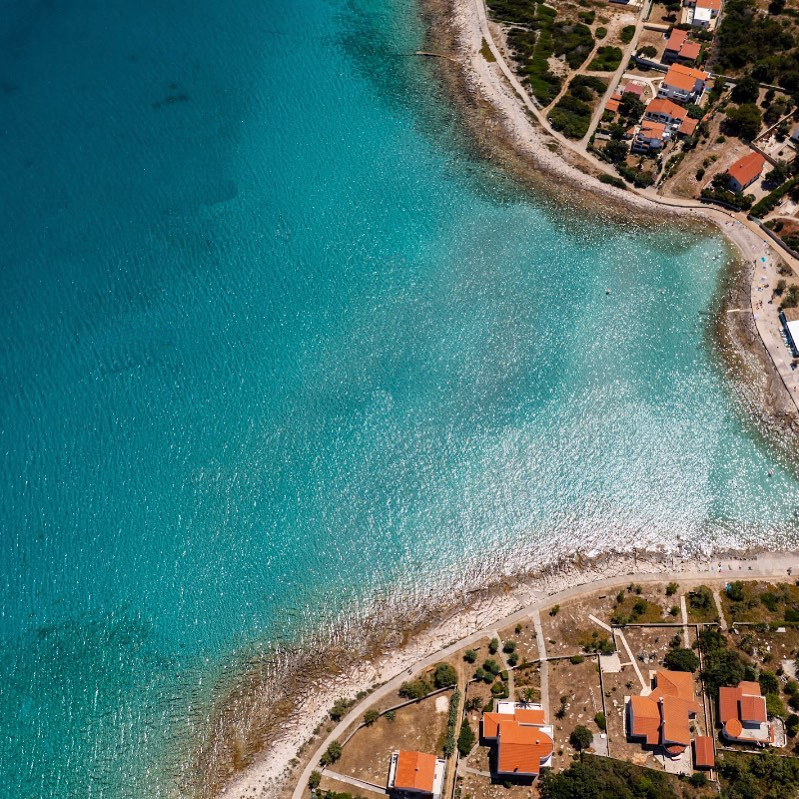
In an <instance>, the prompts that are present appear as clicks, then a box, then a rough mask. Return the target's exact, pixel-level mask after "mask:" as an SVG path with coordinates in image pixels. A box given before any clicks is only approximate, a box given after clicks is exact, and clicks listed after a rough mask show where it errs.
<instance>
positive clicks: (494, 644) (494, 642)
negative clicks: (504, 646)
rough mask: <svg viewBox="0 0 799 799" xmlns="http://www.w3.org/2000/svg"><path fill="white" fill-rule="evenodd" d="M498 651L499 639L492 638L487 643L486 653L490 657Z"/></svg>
mask: <svg viewBox="0 0 799 799" xmlns="http://www.w3.org/2000/svg"><path fill="white" fill-rule="evenodd" d="M498 650H499V638H492V639H491V641H489V643H488V651H489V652H490V653H491V654H492V655H496V654H497V651H498Z"/></svg>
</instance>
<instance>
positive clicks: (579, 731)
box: [569, 724, 594, 752]
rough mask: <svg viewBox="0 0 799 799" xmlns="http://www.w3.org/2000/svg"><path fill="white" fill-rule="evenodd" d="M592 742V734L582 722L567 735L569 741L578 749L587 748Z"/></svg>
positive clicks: (580, 750) (579, 750)
mask: <svg viewBox="0 0 799 799" xmlns="http://www.w3.org/2000/svg"><path fill="white" fill-rule="evenodd" d="M593 742H594V734H593V733H592V732H591V730H589V729H588V727H586V726H585V725H583V724H578V725H577V726H576V727H575V728H574V729H573V730H572V731H571V735H569V743H570V744H571V745H572V746H573V747H574V748H575V749H576V750H577V751H578V752H582V751H583V750H584V749H588V747H589V746H591V744H592V743H593Z"/></svg>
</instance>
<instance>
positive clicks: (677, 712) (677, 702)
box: [661, 696, 699, 746]
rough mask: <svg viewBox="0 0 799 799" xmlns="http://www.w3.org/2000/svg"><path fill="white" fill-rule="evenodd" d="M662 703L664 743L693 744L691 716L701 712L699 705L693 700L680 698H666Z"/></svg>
mask: <svg viewBox="0 0 799 799" xmlns="http://www.w3.org/2000/svg"><path fill="white" fill-rule="evenodd" d="M661 702H662V708H663V742H664V743H668V744H680V745H681V746H689V745H690V743H691V721H690V715H691V714H692V713H696V712H697V711H698V710H699V705H697V703H696V702H694V701H693V700H692V699H682V698H681V697H679V696H664V697H663V699H662V700H661Z"/></svg>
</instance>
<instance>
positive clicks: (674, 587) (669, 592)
mask: <svg viewBox="0 0 799 799" xmlns="http://www.w3.org/2000/svg"><path fill="white" fill-rule="evenodd" d="M679 590H680V586H679V585H678V584H677V583H669V584H668V585H667V586H666V596H674V595H675V594H676V593H677V591H679Z"/></svg>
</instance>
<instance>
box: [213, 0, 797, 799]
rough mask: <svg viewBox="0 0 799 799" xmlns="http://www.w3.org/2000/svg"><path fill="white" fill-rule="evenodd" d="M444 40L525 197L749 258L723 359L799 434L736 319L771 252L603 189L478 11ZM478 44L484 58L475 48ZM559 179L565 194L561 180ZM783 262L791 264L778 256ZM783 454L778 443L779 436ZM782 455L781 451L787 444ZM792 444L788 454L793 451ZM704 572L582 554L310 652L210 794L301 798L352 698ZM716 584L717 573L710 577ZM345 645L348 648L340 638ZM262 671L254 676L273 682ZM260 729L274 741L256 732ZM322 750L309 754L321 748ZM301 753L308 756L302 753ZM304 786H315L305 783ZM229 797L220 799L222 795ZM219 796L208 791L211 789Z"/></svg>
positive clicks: (659, 556) (746, 319)
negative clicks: (506, 627)
mask: <svg viewBox="0 0 799 799" xmlns="http://www.w3.org/2000/svg"><path fill="white" fill-rule="evenodd" d="M424 13H425V16H426V18H427V21H428V26H427V27H428V31H429V32H430V36H431V48H430V49H431V50H437V51H440V52H444V53H451V52H454V53H457V54H458V58H459V63H458V64H457V65H456V64H453V62H452V61H450V60H447V59H435V60H436V61H437V62H440V63H439V64H437V67H439V69H438V72H439V75H440V77H441V80H442V82H443V83H444V84H445V85H446V87H447V89H448V92H449V95H450V98H451V99H452V100H453V102H454V104H455V105H456V106H457V107H458V109H459V113H460V115H461V117H462V121H463V122H464V124H465V125H466V127H467V128H468V129H469V136H470V139H471V141H472V142H473V143H474V145H475V147H476V149H477V151H478V153H479V154H480V156H481V157H484V158H486V159H487V160H489V161H491V162H492V163H494V164H496V165H498V166H499V167H500V168H501V169H503V170H504V171H506V172H507V173H508V174H509V175H511V176H512V177H513V178H514V179H516V180H518V181H519V182H520V183H521V184H522V185H524V186H529V187H531V188H533V189H534V190H535V191H536V192H545V193H547V194H548V195H549V196H551V197H552V198H553V199H554V200H555V201H556V202H561V203H568V204H569V206H570V207H574V206H575V204H576V205H577V206H578V209H575V210H576V212H578V213H579V212H581V211H582V210H585V211H586V212H588V210H589V209H590V212H591V213H592V214H597V215H599V217H600V218H602V219H607V220H608V221H619V220H626V221H630V220H631V218H634V219H635V220H636V221H640V222H641V223H648V224H653V218H652V213H653V212H655V211H656V212H657V214H658V217H659V219H661V220H663V219H664V218H666V219H667V220H668V221H672V220H673V221H674V222H676V223H679V224H687V225H699V226H704V225H707V224H712V225H714V226H715V227H716V228H717V229H718V230H719V231H720V232H721V233H722V234H723V235H724V237H725V239H726V240H727V241H728V242H729V243H730V245H731V247H732V248H733V249H734V250H735V251H737V253H738V254H739V257H740V263H739V264H738V265H737V267H736V270H737V271H735V276H734V277H733V279H732V280H731V282H730V286H729V287H728V289H727V291H725V293H724V297H723V300H722V304H721V308H720V310H719V313H718V317H717V319H716V324H715V326H714V333H715V335H716V336H717V338H718V339H719V340H720V341H723V342H724V343H725V345H726V346H725V347H724V350H725V351H724V352H722V357H723V358H724V360H725V362H726V363H728V364H729V365H730V368H731V369H734V370H735V371H736V372H737V382H738V384H739V388H743V389H745V391H743V392H742V393H741V403H742V405H743V406H745V410H746V411H748V412H749V413H750V414H752V415H753V416H754V418H755V420H756V424H757V425H758V427H759V428H760V429H761V430H762V431H763V432H764V433H768V432H769V431H771V432H773V431H775V430H776V431H777V432H779V433H781V434H783V435H784V434H788V433H790V434H791V440H792V441H793V440H795V438H796V435H797V431H799V410H798V409H797V404H796V400H795V398H793V397H792V396H791V395H790V392H789V391H788V388H787V386H786V385H785V383H784V382H783V380H782V379H781V377H780V375H779V373H778V371H777V369H776V368H775V366H774V363H773V360H772V358H771V356H770V354H769V352H768V349H767V347H766V345H765V343H764V341H763V339H762V337H761V334H760V332H759V330H758V327H757V325H756V324H755V321H754V318H753V315H751V314H749V315H747V314H730V313H727V311H729V310H731V309H734V308H738V307H739V306H740V305H741V303H743V302H744V301H745V300H748V302H749V303H750V305H751V291H750V287H751V285H752V271H753V267H752V262H753V261H755V260H756V259H757V258H758V256H759V255H760V254H761V252H762V247H763V240H762V238H760V237H759V236H758V235H757V234H756V233H755V232H754V231H753V230H752V229H751V228H750V227H749V226H747V225H744V224H742V223H740V222H738V221H737V220H736V222H735V223H734V224H732V225H730V220H731V219H733V217H731V216H730V215H729V214H727V213H726V212H723V211H721V210H719V209H715V208H710V207H707V206H698V205H696V206H688V205H685V206H680V205H679V204H675V203H667V202H660V201H658V200H657V199H656V198H654V197H652V196H643V195H642V194H640V193H637V192H633V191H631V190H628V191H623V190H619V189H616V188H614V187H612V186H609V185H607V184H604V183H601V182H600V181H599V179H598V176H599V174H601V172H600V171H599V170H597V169H596V168H595V166H594V165H593V164H591V163H590V162H589V161H587V160H583V161H582V162H579V161H578V159H577V157H576V155H575V154H573V153H571V152H569V151H566V150H564V149H563V148H562V147H561V146H560V145H559V143H558V142H557V140H556V139H555V138H554V137H552V136H551V135H550V134H548V133H547V132H546V131H545V130H543V129H542V128H540V127H538V126H537V125H536V123H535V121H534V120H533V119H531V117H530V115H529V113H525V111H524V109H523V107H522V105H521V104H520V102H519V100H518V98H517V97H515V96H514V94H513V91H512V89H511V87H510V86H508V85H505V84H503V83H502V81H501V80H497V79H496V76H495V75H494V74H493V73H492V72H491V70H490V69H489V65H488V62H486V61H485V59H484V58H483V56H482V55H481V54H480V40H481V38H482V32H481V28H480V20H479V19H478V16H477V11H476V6H475V2H474V0H428V2H427V3H426V6H425V9H424ZM475 41H476V46H475ZM553 178H555V182H553ZM777 258H779V256H777ZM771 440H772V441H773V442H777V441H778V439H777V437H772V438H771ZM777 446H778V447H779V446H780V445H779V444H778V443H777ZM788 446H789V445H788V444H787V443H785V444H784V447H782V449H783V450H784V451H787V448H788ZM753 554H754V552H753V551H750V550H741V551H738V552H734V553H713V560H714V561H715V560H717V559H718V558H725V559H727V558H729V557H734V558H736V559H739V558H747V557H751V556H753ZM701 563H702V562H701V561H700V560H696V559H689V558H685V559H682V558H676V560H675V556H671V555H669V554H667V553H657V552H651V553H647V554H646V555H645V556H641V555H638V556H636V555H635V553H632V554H631V553H629V552H604V553H602V554H600V555H597V556H596V557H595V558H592V559H591V558H585V557H581V556H580V555H576V556H574V557H565V558H563V559H561V560H559V561H557V562H556V563H554V564H552V565H550V566H547V567H544V568H542V569H540V570H538V571H534V572H529V573H527V574H523V575H519V576H517V577H513V578H507V577H506V578H502V579H499V580H498V581H497V582H496V583H495V584H493V585H490V586H486V587H483V588H481V589H479V590H476V591H474V592H472V593H470V594H469V595H464V596H457V597H450V598H449V601H444V600H442V601H441V602H440V603H438V604H435V605H433V606H432V607H430V608H429V609H428V613H427V614H426V616H425V618H419V617H416V616H414V615H412V614H409V615H408V616H407V617H405V618H402V619H396V618H394V619H392V620H391V628H390V631H387V630H386V629H385V628H382V629H381V623H380V622H381V621H382V622H387V621H389V620H388V619H382V620H379V619H378V618H375V619H374V620H372V624H370V625H369V629H368V630H367V631H366V632H365V633H364V637H363V641H362V642H358V644H357V645H354V646H353V647H351V649H350V651H347V650H346V648H345V647H344V646H343V645H342V644H341V643H340V642H339V643H336V642H334V643H332V644H331V645H330V646H329V647H325V648H324V649H322V648H320V650H319V651H318V652H317V653H316V660H317V661H325V667H324V668H319V667H318V666H317V668H316V669H309V672H308V675H307V676H306V677H305V678H304V677H303V676H301V672H302V671H303V668H304V667H305V666H310V664H311V663H312V661H313V658H311V656H310V655H309V654H308V653H304V654H300V653H294V656H295V657H297V658H298V659H297V660H296V661H295V662H294V663H293V664H292V668H291V669H290V668H289V666H288V664H287V663H281V664H279V665H278V666H276V667H275V670H274V671H272V672H271V673H270V674H269V675H268V679H267V677H266V675H265V674H261V675H260V677H254V678H253V679H252V680H251V681H245V684H246V687H245V689H243V690H241V691H240V692H238V693H237V694H236V695H235V696H234V701H233V702H230V703H228V705H227V707H226V709H225V711H224V712H223V713H222V714H220V716H219V718H218V719H217V721H216V723H215V725H214V726H215V735H214V742H215V743H213V744H212V745H211V747H210V749H209V750H208V751H206V752H205V753H204V754H203V757H202V758H201V766H200V767H201V768H203V769H211V768H212V766H211V763H212V761H213V762H214V763H215V766H214V767H213V768H214V770H215V773H214V776H213V777H212V778H211V780H210V782H209V783H207V788H209V789H210V790H211V791H212V793H213V794H214V795H218V796H219V797H223V798H224V799H252V798H253V797H278V796H281V797H282V796H285V797H288V796H290V795H291V794H292V790H293V788H294V784H295V783H296V782H297V778H298V776H299V772H300V770H301V768H300V767H301V766H302V765H304V764H305V762H306V761H307V760H308V758H309V756H310V755H311V754H312V752H313V751H315V750H316V748H317V745H318V743H319V742H320V741H321V740H322V739H323V738H324V737H325V735H326V734H327V730H328V729H332V728H333V725H332V724H328V723H326V719H327V709H328V708H329V707H330V705H331V704H332V703H333V701H334V700H335V699H336V698H338V697H341V696H353V695H355V694H356V693H358V692H359V691H367V690H370V689H371V688H373V687H374V686H376V685H380V684H384V683H385V682H387V681H389V680H391V679H393V678H394V677H396V676H397V675H402V674H403V672H405V671H406V670H407V669H409V668H412V667H414V666H417V665H418V664H419V663H420V662H422V661H423V660H424V659H425V657H427V656H428V655H429V654H430V653H431V652H434V653H437V652H438V650H440V649H442V648H444V647H446V646H447V645H449V644H450V643H452V642H453V641H460V640H461V639H463V638H466V637H467V636H469V635H471V634H474V633H475V632H476V631H478V630H482V629H483V628H485V627H487V626H489V625H492V624H496V623H497V622H499V621H501V620H503V619H506V618H507V617H509V616H512V615H513V614H514V613H516V612H518V611H519V610H520V609H522V608H524V607H525V606H527V605H530V604H531V603H532V602H534V601H537V600H544V599H546V598H547V597H549V596H551V595H553V594H556V593H558V592H560V591H563V590H565V589H568V588H570V587H575V586H579V587H582V589H583V590H586V591H590V590H593V587H594V586H595V585H596V583H597V582H599V581H601V580H607V579H609V578H617V577H618V578H628V577H630V576H631V575H640V574H651V575H653V576H657V577H658V578H660V577H661V576H663V575H666V574H679V573H693V572H694V571H702V568H701ZM704 571H705V573H707V571H708V569H707V568H705V569H704ZM334 637H335V636H334ZM265 668H266V667H265V666H263V665H257V664H256V665H255V666H254V667H253V670H254V671H256V670H263V669H265ZM268 682H271V683H272V684H276V683H278V682H279V683H280V691H279V693H277V694H272V695H270V697H269V698H268V699H267V698H266V697H264V696H263V694H264V693H265V691H264V685H266V684H267V683H268ZM259 717H269V718H270V721H269V722H268V723H267V722H261V723H262V724H263V725H264V726H263V729H260V730H257V731H255V727H256V726H257V725H258V724H259V722H258V718H259ZM241 728H243V729H244V730H245V732H244V733H243V734H242V735H245V736H246V734H247V733H253V734H254V736H255V738H256V739H259V740H261V741H266V740H270V739H269V737H268V735H269V733H271V732H272V731H276V730H279V733H280V737H279V738H278V739H277V740H275V739H271V744H270V747H269V749H268V750H267V751H262V752H260V753H256V752H254V751H253V752H250V753H248V752H247V747H246V746H244V747H243V749H241V751H240V752H239V754H237V747H239V744H238V743H237V733H235V732H231V731H232V730H235V729H241ZM310 740H313V744H312V745H309V741H310ZM299 751H301V752H302V754H301V755H300V757H298V752H299ZM300 783H302V780H300ZM223 785H224V787H221V786H223ZM203 795H207V791H203Z"/></svg>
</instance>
